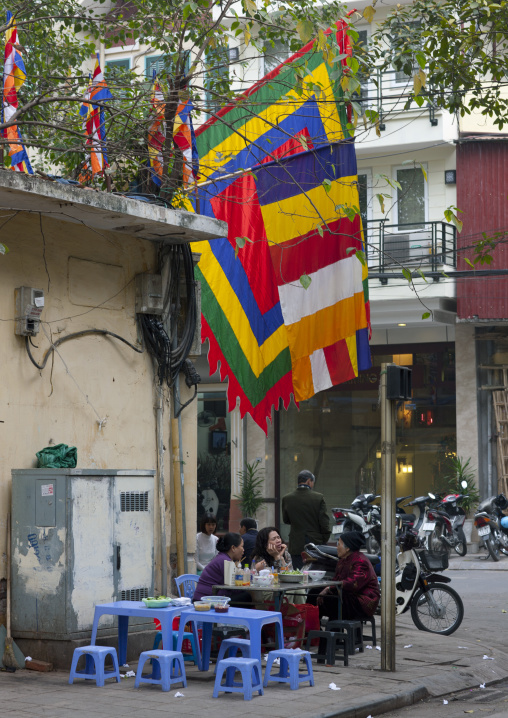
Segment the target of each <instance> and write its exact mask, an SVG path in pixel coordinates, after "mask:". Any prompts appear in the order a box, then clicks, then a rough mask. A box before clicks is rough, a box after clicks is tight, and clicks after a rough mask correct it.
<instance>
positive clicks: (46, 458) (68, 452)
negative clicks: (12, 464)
mask: <svg viewBox="0 0 508 718" xmlns="http://www.w3.org/2000/svg"><path fill="white" fill-rule="evenodd" d="M35 455H36V457H37V459H38V461H37V468H38V469H73V468H74V467H75V466H76V464H77V463H78V450H77V449H76V447H75V446H67V444H57V445H56V446H46V448H45V449H41V451H38V452H37V453H36V454H35Z"/></svg>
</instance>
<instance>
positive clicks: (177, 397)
mask: <svg viewBox="0 0 508 718" xmlns="http://www.w3.org/2000/svg"><path fill="white" fill-rule="evenodd" d="M180 376H181V375H180V374H179V375H178V377H177V379H176V381H175V407H178V409H179V408H180ZM178 409H177V411H178ZM178 451H179V454H178V458H179V460H180V501H181V502H182V550H183V572H184V573H188V568H189V567H188V562H187V521H186V518H185V475H184V472H183V438H182V414H181V412H180V414H178Z"/></svg>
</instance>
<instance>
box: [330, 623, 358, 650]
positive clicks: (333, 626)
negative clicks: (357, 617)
mask: <svg viewBox="0 0 508 718" xmlns="http://www.w3.org/2000/svg"><path fill="white" fill-rule="evenodd" d="M326 630H327V631H333V632H334V633H343V632H346V633H347V637H348V645H349V649H348V650H349V654H350V655H353V653H354V652H355V649H356V648H359V649H360V653H363V651H364V649H363V628H362V622H361V621H328V624H327V626H326Z"/></svg>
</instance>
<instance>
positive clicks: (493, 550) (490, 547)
mask: <svg viewBox="0 0 508 718" xmlns="http://www.w3.org/2000/svg"><path fill="white" fill-rule="evenodd" d="M485 546H486V547H487V551H488V552H489V555H490V558H491V559H492V560H493V561H499V541H498V540H497V537H496V535H495V533H494V531H492V529H491V530H490V534H489V537H488V538H487V539H486V540H485Z"/></svg>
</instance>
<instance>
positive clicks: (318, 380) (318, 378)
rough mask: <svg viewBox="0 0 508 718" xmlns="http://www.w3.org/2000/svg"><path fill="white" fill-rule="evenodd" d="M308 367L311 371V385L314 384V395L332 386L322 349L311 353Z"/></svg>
mask: <svg viewBox="0 0 508 718" xmlns="http://www.w3.org/2000/svg"><path fill="white" fill-rule="evenodd" d="M310 367H311V370H312V383H313V384H314V393H315V394H317V393H318V391H323V390H324V389H329V388H330V387H331V386H333V382H332V379H331V377H330V372H329V371H328V364H327V363H326V358H325V353H324V351H323V349H316V351H315V352H312V354H311V355H310Z"/></svg>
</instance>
